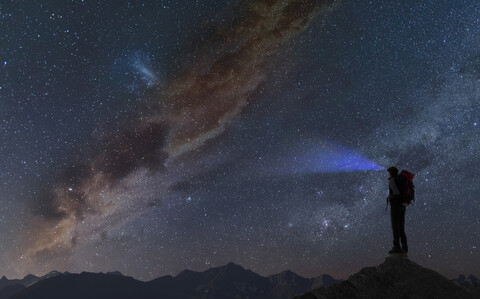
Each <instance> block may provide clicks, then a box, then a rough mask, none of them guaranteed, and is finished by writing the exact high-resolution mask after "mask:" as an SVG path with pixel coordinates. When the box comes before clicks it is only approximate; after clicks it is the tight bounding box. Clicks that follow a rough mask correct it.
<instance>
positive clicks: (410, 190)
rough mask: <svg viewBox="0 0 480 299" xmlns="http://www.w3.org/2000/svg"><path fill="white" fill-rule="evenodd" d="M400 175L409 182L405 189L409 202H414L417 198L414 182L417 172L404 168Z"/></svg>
mask: <svg viewBox="0 0 480 299" xmlns="http://www.w3.org/2000/svg"><path fill="white" fill-rule="evenodd" d="M400 175H401V176H403V177H404V178H405V179H406V182H407V183H406V190H405V194H406V195H407V203H408V204H410V203H413V201H414V200H415V185H414V184H413V178H414V177H415V174H413V173H411V172H409V171H407V170H405V169H402V171H401V172H400Z"/></svg>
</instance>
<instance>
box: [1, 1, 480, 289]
mask: <svg viewBox="0 0 480 299" xmlns="http://www.w3.org/2000/svg"><path fill="white" fill-rule="evenodd" d="M479 123H480V2H478V1H476V0H465V1H447V0H438V1H391V0H376V1H353V0H350V1H348V0H345V1H341V2H340V1H335V0H326V1H306V0H238V1H235V0H229V1H226V0H224V1H220V0H196V1H192V0H178V1H170V0H158V1H153V0H152V1H90V0H85V1H80V0H77V1H63V0H62V1H60V0H57V1H7V0H2V1H1V2H0V141H1V142H0V182H1V184H0V252H1V255H0V275H6V276H7V277H8V278H17V277H23V276H24V275H26V274H28V273H32V274H36V275H43V274H45V273H46V272H49V271H51V270H58V271H70V272H81V271H91V272H100V271H102V272H106V271H113V270H118V271H121V272H122V273H123V274H125V275H130V276H133V277H135V278H137V279H142V280H150V279H152V278H155V277H158V276H162V275H167V274H172V275H174V274H177V273H178V272H180V271H181V270H184V269H192V270H197V271H203V270H206V269H208V268H210V267H215V266H221V265H224V264H226V263H228V262H231V261H232V262H235V263H237V264H240V265H242V266H243V267H245V268H249V269H251V270H253V271H255V272H257V273H259V274H262V275H270V274H274V273H278V272H281V271H284V270H286V269H290V270H292V271H294V272H296V273H298V274H300V275H303V276H307V277H311V276H315V275H320V274H323V273H328V274H331V275H333V276H335V277H337V278H347V277H348V275H350V274H353V273H355V272H357V271H359V270H360V269H361V268H362V267H366V266H375V265H378V264H379V263H381V262H383V260H384V258H385V257H386V256H387V252H388V250H389V249H390V248H391V247H392V240H391V239H392V237H391V229H390V218H389V217H390V216H389V213H388V212H385V199H386V197H387V195H388V185H387V172H386V170H385V169H386V168H387V167H389V166H392V165H396V166H397V167H398V168H399V169H400V170H401V169H407V170H409V171H411V172H413V173H415V174H416V177H415V179H414V183H415V185H416V202H415V204H414V206H411V207H409V208H408V209H407V219H406V231H407V236H408V238H409V249H410V250H409V256H410V258H411V259H412V260H413V261H415V262H417V263H419V264H420V265H422V266H425V267H428V268H431V269H434V270H436V271H439V272H440V273H441V274H443V275H445V276H447V277H449V278H453V277H456V276H457V275H458V274H460V273H464V274H470V273H471V274H474V275H477V276H478V275H480V262H479V260H480V218H479V215H480V176H479V174H478V167H479V166H480V155H479V154H478V153H479V148H480V125H479Z"/></svg>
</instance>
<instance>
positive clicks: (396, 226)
mask: <svg viewBox="0 0 480 299" xmlns="http://www.w3.org/2000/svg"><path fill="white" fill-rule="evenodd" d="M406 210H407V208H406V207H404V206H396V205H395V206H394V205H392V206H391V208H390V217H391V219H392V231H393V247H394V248H398V249H402V250H403V251H404V252H408V245H407V235H406V234H405V211H406ZM400 241H401V242H402V246H401V247H400Z"/></svg>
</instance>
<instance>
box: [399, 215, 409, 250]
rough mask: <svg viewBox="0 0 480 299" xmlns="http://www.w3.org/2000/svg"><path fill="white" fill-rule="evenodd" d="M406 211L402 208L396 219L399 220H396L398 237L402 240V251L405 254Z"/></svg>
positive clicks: (406, 247)
mask: <svg viewBox="0 0 480 299" xmlns="http://www.w3.org/2000/svg"><path fill="white" fill-rule="evenodd" d="M406 210H407V209H406V208H402V209H401V210H400V211H399V217H398V218H399V219H398V220H399V221H398V224H399V235H400V239H401V240H402V250H403V252H405V253H407V252H408V245H407V234H406V233H405V211H406Z"/></svg>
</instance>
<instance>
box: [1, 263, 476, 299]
mask: <svg viewBox="0 0 480 299" xmlns="http://www.w3.org/2000/svg"><path fill="white" fill-rule="evenodd" d="M302 294H303V295H302ZM295 296H297V297H295ZM293 297H295V298H297V299H317V298H340V299H341V298H467V299H468V298H472V299H473V298H480V281H479V280H478V279H477V278H476V277H475V276H473V275H470V276H468V277H465V276H464V275H459V277H458V278H456V279H451V280H450V279H447V278H445V277H443V276H442V275H440V274H438V273H437V272H435V271H433V270H430V269H426V268H424V267H421V266H420V265H418V264H416V263H414V262H412V261H411V260H409V259H406V258H402V257H395V256H392V257H388V258H386V259H385V262H384V263H382V264H381V265H379V266H377V267H367V268H363V269H362V270H360V272H358V273H356V274H354V275H352V276H350V277H349V278H348V279H347V280H345V281H343V280H337V279H335V278H333V277H332V276H330V275H321V276H318V277H316V278H304V277H301V276H299V275H297V274H295V273H294V272H292V271H288V270H287V271H284V272H282V273H279V274H275V275H271V276H268V277H264V276H261V275H258V274H256V273H254V272H252V271H250V270H247V269H244V268H243V267H241V266H239V265H236V264H234V263H229V264H227V265H225V266H222V267H217V268H211V269H208V270H206V271H203V272H195V271H191V270H185V271H183V272H181V273H179V274H178V275H176V276H175V277H173V276H170V275H168V276H163V277H159V278H156V279H154V280H151V281H148V282H144V281H139V280H136V279H134V278H132V277H129V276H124V275H122V274H121V273H120V272H107V273H89V272H82V273H80V274H72V273H69V272H63V273H61V272H57V271H52V272H50V273H47V274H46V275H44V276H41V277H37V276H35V275H27V276H25V277H24V278H23V279H12V280H9V279H7V278H6V277H5V276H4V277H2V278H1V279H0V299H7V298H8V299H30V298H31V299H33V298H35V299H44V298H49V299H55V298H69V299H76V298H82V299H83V298H89V299H96V298H102V299H109V298H112V299H113V298H116V299H121V298H139V299H140V298H141V299H150V298H168V299H177V298H182V299H190V298H191V299H196V298H199V299H200V298H205V299H228V298H236V299H237V298H238V299H257V298H258V299H260V298H261V299H287V298H293Z"/></svg>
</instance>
